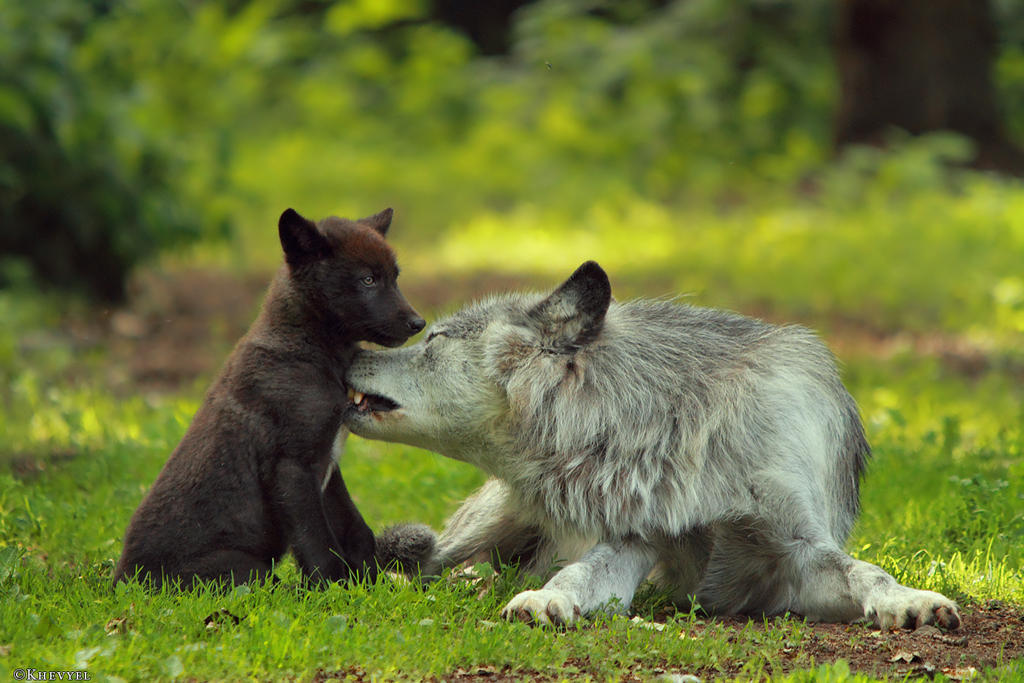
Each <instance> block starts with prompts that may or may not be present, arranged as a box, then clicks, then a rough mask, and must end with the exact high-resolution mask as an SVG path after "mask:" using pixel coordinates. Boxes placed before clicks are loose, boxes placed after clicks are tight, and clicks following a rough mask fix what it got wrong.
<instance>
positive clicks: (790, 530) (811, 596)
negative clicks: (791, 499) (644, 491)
mask: <svg viewBox="0 0 1024 683" xmlns="http://www.w3.org/2000/svg"><path fill="white" fill-rule="evenodd" d="M782 518H783V519H786V523H787V527H786V529H785V530H782V529H779V528H777V525H778V520H774V523H773V522H766V521H764V520H760V521H758V520H744V521H743V522H742V523H739V522H738V523H736V524H732V525H721V526H720V527H718V528H716V533H715V537H714V549H713V551H712V554H711V559H710V561H709V563H708V571H707V574H706V576H705V579H704V582H703V583H702V585H701V588H700V591H699V593H698V600H699V601H700V603H701V605H703V606H704V607H705V608H707V609H709V611H712V612H716V613H723V614H736V613H743V614H750V613H759V612H760V613H765V614H781V613H783V612H786V611H789V612H794V613H796V614H800V615H803V616H805V617H807V618H808V619H810V620H812V621H831V622H842V621H856V620H858V619H868V620H870V621H871V622H873V623H874V624H875V625H876V626H879V627H880V628H883V629H889V628H900V627H917V626H923V625H925V624H937V625H939V626H942V627H943V628H948V629H955V628H957V627H959V625H960V615H959V612H958V611H957V606H956V604H955V603H954V602H953V601H951V600H949V599H947V598H945V597H944V596H942V595H940V594H938V593H934V592H932V591H926V590H918V589H916V588H909V587H907V586H902V585H900V584H899V583H897V582H896V579H894V578H893V577H892V576H890V575H889V574H888V573H886V572H885V571H884V570H883V569H882V568H881V567H877V566H875V565H873V564H870V563H868V562H863V561H861V560H855V559H854V558H852V557H850V556H849V555H847V554H846V553H844V552H843V551H842V550H841V549H840V548H839V546H838V544H836V542H835V541H833V540H832V539H831V538H830V537H829V536H828V535H827V533H825V532H824V531H823V530H821V529H820V527H818V526H817V525H815V524H814V523H813V522H812V521H811V520H810V519H805V520H804V522H805V523H803V524H801V523H800V520H799V518H797V517H796V516H795V515H786V516H784V517H782Z"/></svg>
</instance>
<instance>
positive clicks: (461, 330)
mask: <svg viewBox="0 0 1024 683" xmlns="http://www.w3.org/2000/svg"><path fill="white" fill-rule="evenodd" d="M542 298H543V297H542V296H541V295H540V294H525V293H511V294H498V295H495V296H492V297H490V298H487V299H484V300H482V301H477V302H475V303H472V304H470V305H468V306H466V307H465V308H463V309H462V310H460V311H457V312H455V313H453V314H452V315H450V316H448V317H447V318H444V319H442V320H439V321H437V323H436V324H435V325H434V327H435V329H437V330H443V331H444V332H445V334H448V335H450V336H453V337H475V336H479V335H480V334H481V333H482V332H483V331H484V330H485V329H486V328H487V326H488V325H490V324H491V323H493V322H496V321H499V320H506V321H507V320H515V321H518V320H520V319H522V318H523V316H524V315H525V313H526V311H528V310H529V309H530V308H531V307H532V306H533V305H535V304H536V303H538V302H539V301H540V300H541V299H542Z"/></svg>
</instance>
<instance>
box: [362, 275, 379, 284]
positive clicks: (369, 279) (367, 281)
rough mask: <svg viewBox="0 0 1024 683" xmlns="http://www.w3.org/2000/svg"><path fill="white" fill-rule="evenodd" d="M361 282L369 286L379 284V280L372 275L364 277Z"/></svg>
mask: <svg viewBox="0 0 1024 683" xmlns="http://www.w3.org/2000/svg"><path fill="white" fill-rule="evenodd" d="M360 282H362V283H363V284H364V285H365V286H367V287H373V286H374V285H375V284H377V281H376V280H374V279H373V276H372V275H367V276H366V277H364V278H362V279H361V280H360Z"/></svg>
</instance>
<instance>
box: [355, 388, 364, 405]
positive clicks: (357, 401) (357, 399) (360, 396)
mask: <svg viewBox="0 0 1024 683" xmlns="http://www.w3.org/2000/svg"><path fill="white" fill-rule="evenodd" d="M364 398H366V397H365V396H364V395H363V394H361V393H360V392H358V391H356V392H353V393H352V402H353V403H355V404H356V405H359V404H360V403H362V402H363V399H364Z"/></svg>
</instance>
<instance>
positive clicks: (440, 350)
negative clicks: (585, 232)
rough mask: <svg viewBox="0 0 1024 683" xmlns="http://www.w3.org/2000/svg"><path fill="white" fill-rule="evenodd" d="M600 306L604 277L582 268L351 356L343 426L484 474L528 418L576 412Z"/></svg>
mask: <svg viewBox="0 0 1024 683" xmlns="http://www.w3.org/2000/svg"><path fill="white" fill-rule="evenodd" d="M610 302H611V286H610V284H609V282H608V276H607V275H606V274H605V272H604V271H603V270H602V269H601V267H600V266H598V265H597V264H596V263H594V262H593V261H588V262H587V263H584V264H583V265H582V266H580V267H579V268H578V269H577V270H576V272H574V273H573V274H572V276H570V277H569V279H568V280H566V281H565V282H564V283H562V284H561V285H560V286H559V287H558V288H557V289H555V290H554V292H552V293H550V294H548V295H546V296H545V295H543V294H523V293H511V294H504V295H499V296H496V297H492V298H490V299H487V300H485V301H482V302H479V303H476V304H473V305H471V306H469V307H467V308H465V309H463V310H462V311H460V312H458V313H456V314H454V315H452V316H450V317H448V318H446V319H443V320H440V321H438V322H437V323H436V324H435V325H433V326H432V327H431V328H430V330H429V332H428V334H427V336H426V337H425V339H424V341H422V342H420V343H418V344H415V345H414V346H410V347H407V348H404V349H399V350H396V351H366V352H360V353H358V354H357V355H356V357H355V359H354V360H353V364H352V366H351V367H350V369H349V373H348V376H347V381H348V384H349V386H350V387H351V389H352V391H353V402H354V404H355V406H354V408H352V409H351V410H349V412H348V414H347V416H346V421H347V423H348V425H349V427H350V428H351V430H352V431H353V432H355V433H356V434H359V435H361V436H365V437H368V438H372V439H383V440H386V441H400V442H403V443H408V444H411V445H414V446H419V447H422V448H427V449H430V450H433V451H436V452H439V453H442V454H444V455H447V456H449V457H453V458H457V459H460V460H466V461H469V462H473V463H474V464H476V465H478V466H481V467H483V468H484V469H487V470H492V469H494V466H495V460H496V458H495V456H496V455H497V454H499V453H512V452H514V451H515V450H516V448H517V446H516V444H515V443H513V442H514V441H516V440H518V439H521V438H523V437H524V435H528V433H529V432H530V430H531V429H532V428H533V427H531V425H537V424H539V422H538V421H537V420H535V419H534V418H535V416H534V415H533V414H532V413H533V412H534V411H536V410H542V411H543V410H554V409H556V405H560V406H561V407H559V408H557V409H558V410H563V411H568V412H567V413H566V418H567V419H569V420H572V419H573V415H571V414H570V413H572V412H573V411H574V410H575V408H574V406H575V407H577V408H582V407H585V403H584V402H585V401H586V393H587V391H588V389H587V386H586V384H587V381H588V380H587V378H588V377H589V373H588V372H587V367H588V363H589V362H590V360H591V356H592V354H594V353H600V348H599V347H600V344H599V343H596V342H599V340H600V338H601V335H602V334H603V332H604V327H605V325H604V323H605V314H606V312H607V311H608V308H609V304H610ZM581 401H582V402H581ZM541 438H544V437H541ZM481 454H487V455H486V460H487V462H483V461H481ZM498 459H500V458H498ZM498 467H499V468H500V465H498Z"/></svg>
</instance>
